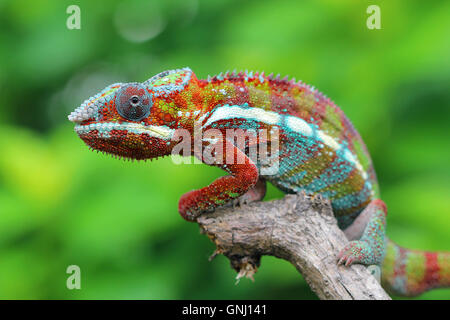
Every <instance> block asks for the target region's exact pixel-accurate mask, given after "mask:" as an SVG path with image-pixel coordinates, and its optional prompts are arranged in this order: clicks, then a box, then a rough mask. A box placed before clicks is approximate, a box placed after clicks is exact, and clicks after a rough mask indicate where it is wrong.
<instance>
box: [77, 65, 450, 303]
mask: <svg viewBox="0 0 450 320" xmlns="http://www.w3.org/2000/svg"><path fill="white" fill-rule="evenodd" d="M69 120H71V121H73V122H75V123H76V126H75V131H76V132H77V133H78V134H79V136H80V138H81V139H82V140H83V141H84V142H85V143H86V144H87V145H88V146H89V147H91V148H92V149H96V150H100V151H102V152H106V153H109V154H113V155H116V156H119V157H124V158H133V159H149V158H157V157H161V156H165V155H169V154H171V152H172V151H173V150H174V148H177V147H178V146H179V142H180V139H184V138H183V137H180V135H179V134H178V132H179V130H180V129H184V130H185V131H186V132H188V134H189V135H190V136H193V137H195V134H196V133H197V132H198V130H199V129H200V130H201V131H202V132H203V133H204V135H200V138H199V139H197V140H196V139H190V140H188V149H189V151H190V152H191V154H193V155H195V156H196V157H197V158H198V159H200V160H202V161H203V162H204V163H206V164H208V165H213V166H217V167H220V168H222V169H223V170H225V171H227V172H228V173H229V175H228V176H225V177H221V178H219V179H217V180H215V181H214V182H213V183H212V184H210V185H209V186H207V187H204V188H202V189H200V190H193V191H191V192H188V193H187V194H185V195H183V196H182V198H181V199H180V202H179V211H180V214H181V215H182V217H183V218H185V219H186V220H189V221H195V219H196V218H197V217H198V215H200V214H202V213H205V212H211V211H213V210H214V209H215V208H217V207H219V206H222V205H226V204H230V203H233V204H235V203H243V202H250V201H257V200H261V199H262V198H263V197H264V194H265V186H266V181H269V182H271V183H272V184H274V185H275V186H277V187H278V188H280V189H281V190H283V191H284V192H287V193H297V192H299V191H305V192H306V193H307V194H311V195H314V194H319V193H320V194H321V195H322V196H323V197H325V198H327V199H330V201H331V204H332V207H333V211H334V213H335V215H336V217H337V219H338V223H339V226H340V227H341V228H342V229H343V230H344V232H345V234H346V235H347V237H348V238H349V240H351V241H350V242H349V244H348V245H347V246H346V247H345V248H343V249H342V250H341V252H340V253H339V255H338V263H339V264H345V265H350V264H352V263H362V264H365V265H373V264H375V265H382V267H383V271H382V283H383V284H384V286H385V287H386V288H387V289H388V290H390V291H392V292H394V293H396V294H402V295H417V294H420V293H421V292H423V291H425V290H428V289H430V288H436V287H442V286H449V285H450V266H449V264H450V255H449V254H448V253H430V252H421V251H411V250H407V249H404V248H400V247H398V246H396V245H395V244H393V243H392V242H391V241H389V240H388V239H387V237H386V236H385V227H386V214H387V209H386V206H385V204H384V202H383V201H382V200H380V199H379V190H378V182H377V179H376V175H375V170H374V168H373V165H372V161H371V158H370V155H369V153H368V151H367V149H366V146H365V144H364V142H363V141H362V139H361V137H360V135H359V134H358V132H357V131H356V130H355V128H354V127H353V125H352V124H351V122H350V121H349V120H348V118H347V117H346V116H345V115H344V113H343V112H342V110H341V109H339V108H338V107H337V106H336V105H335V104H334V103H333V102H332V101H330V100H329V99H328V98H326V97H325V96H324V95H322V94H321V93H320V92H318V91H317V90H315V89H314V88H312V87H310V86H307V85H305V84H303V83H301V82H296V81H295V80H294V79H293V80H290V81H289V80H288V78H287V77H286V78H284V79H280V78H279V76H277V77H273V76H272V75H269V76H266V75H264V73H257V72H256V73H253V72H239V73H236V72H233V73H228V72H227V73H225V74H219V75H217V76H214V77H212V78H210V77H208V79H207V80H200V79H197V77H196V76H195V74H194V73H193V72H192V71H191V70H190V69H189V68H184V69H179V70H171V71H166V72H162V73H160V74H158V75H156V76H154V77H152V78H150V79H149V80H147V81H145V82H143V83H128V84H122V83H118V84H113V85H111V86H108V87H106V88H105V89H104V90H103V91H102V92H100V93H99V94H97V95H96V96H94V97H91V98H89V99H88V100H86V101H85V102H84V103H83V104H82V105H81V106H80V107H79V108H77V109H76V110H75V111H74V112H72V113H71V115H70V116H69ZM230 129H235V130H238V131H235V132H236V133H235V135H236V138H237V139H238V141H239V138H244V140H241V141H244V142H243V143H242V144H240V143H239V142H236V140H235V139H234V137H231V136H228V135H227V134H228V132H229V130H230ZM239 129H240V131H239ZM262 129H264V130H265V131H264V132H265V134H258V133H259V132H261V131H260V130H262ZM211 132H213V133H212V134H211ZM196 142H199V143H196ZM255 146H257V147H258V148H262V147H263V146H264V147H265V148H266V149H263V150H270V151H267V152H266V153H264V155H265V157H263V156H261V155H260V154H258V156H257V157H252V156H251V151H250V149H251V147H255ZM272 147H274V148H272ZM211 150H212V151H213V152H212V153H211ZM258 150H259V149H258ZM274 150H275V151H274ZM206 151H209V153H208V152H206ZM208 154H209V155H210V156H208ZM229 157H231V158H229ZM229 159H234V161H229ZM268 168H269V169H270V168H272V169H273V168H275V169H276V170H268Z"/></svg>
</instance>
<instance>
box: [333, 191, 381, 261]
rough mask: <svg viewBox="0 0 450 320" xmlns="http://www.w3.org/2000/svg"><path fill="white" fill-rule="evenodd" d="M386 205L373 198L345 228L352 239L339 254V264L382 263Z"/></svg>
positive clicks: (346, 233)
mask: <svg viewBox="0 0 450 320" xmlns="http://www.w3.org/2000/svg"><path fill="white" fill-rule="evenodd" d="M386 214H387V210H386V205H385V204H384V202H383V201H381V200H380V199H375V200H372V201H371V202H370V203H369V205H368V206H367V207H366V208H365V209H364V210H363V211H362V212H361V214H360V215H359V216H358V217H357V218H356V219H355V221H354V222H353V223H352V224H351V225H350V226H349V227H348V228H347V229H345V230H344V233H345V235H346V236H347V238H348V239H349V240H352V241H350V242H349V243H348V244H347V245H346V246H345V247H344V248H343V249H342V250H341V252H340V253H339V254H338V257H337V258H338V264H344V265H345V266H349V265H351V264H352V263H362V264H365V265H380V264H381V262H382V261H383V258H384V254H385V247H386V237H385V226H386Z"/></svg>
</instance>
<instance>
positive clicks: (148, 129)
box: [75, 122, 175, 140]
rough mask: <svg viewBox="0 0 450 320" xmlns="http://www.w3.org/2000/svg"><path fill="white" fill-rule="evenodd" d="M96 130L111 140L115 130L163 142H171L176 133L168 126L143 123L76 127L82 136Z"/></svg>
mask: <svg viewBox="0 0 450 320" xmlns="http://www.w3.org/2000/svg"><path fill="white" fill-rule="evenodd" d="M94 130H96V131H97V132H98V135H99V137H102V138H109V137H110V136H111V134H112V133H113V131H114V130H116V131H117V130H120V131H127V132H129V133H134V134H137V135H141V134H147V135H149V136H150V137H152V138H158V139H162V140H171V139H172V137H173V134H174V132H175V130H174V129H171V128H169V127H167V126H154V125H149V126H147V125H144V124H141V123H117V122H101V123H92V124H85V125H81V124H77V125H76V126H75V132H76V133H77V134H78V135H80V136H82V135H86V134H89V133H92V131H94Z"/></svg>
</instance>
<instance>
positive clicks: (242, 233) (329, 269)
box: [197, 194, 390, 300]
mask: <svg viewBox="0 0 450 320" xmlns="http://www.w3.org/2000/svg"><path fill="white" fill-rule="evenodd" d="M197 222H198V224H199V225H200V227H201V229H202V230H203V231H204V232H205V233H206V234H207V235H208V237H209V238H210V239H211V240H212V241H213V242H214V243H215V245H216V247H217V250H216V252H215V253H214V255H213V257H214V256H215V255H216V254H219V253H221V254H224V255H225V256H227V257H228V258H229V259H230V261H231V266H232V267H233V268H234V269H235V270H236V271H238V272H239V273H238V276H237V279H239V278H241V277H243V276H245V277H249V278H253V274H254V273H255V272H256V270H257V268H258V267H259V264H260V258H261V256H262V255H272V256H275V257H278V258H281V259H284V260H287V261H289V262H290V263H292V264H293V265H294V266H295V267H296V268H297V270H298V271H299V272H300V273H301V274H302V275H303V276H304V278H305V280H306V282H307V283H308V284H309V286H310V287H311V289H312V290H313V291H314V292H315V293H316V294H317V296H318V297H319V298H320V299H357V300H359V299H364V300H365V299H371V300H385V299H390V297H389V296H388V295H387V294H386V292H385V291H384V290H383V289H382V288H381V286H380V284H379V283H378V282H377V280H376V279H375V277H374V276H372V275H371V274H370V272H369V271H368V270H367V268H366V267H365V266H363V265H358V264H356V265H352V266H351V267H344V266H338V265H337V259H336V255H337V253H338V252H339V250H340V249H341V248H343V247H344V245H345V244H346V243H347V242H348V240H347V239H346V237H345V235H344V233H343V232H342V231H341V230H340V229H339V228H338V226H337V222H336V219H335V218H334V216H333V212H332V210H331V206H330V204H329V202H328V201H326V200H324V199H323V198H322V197H320V196H316V197H313V198H311V197H308V196H306V195H305V194H298V195H287V196H286V197H285V198H284V199H281V200H274V201H267V202H255V203H252V204H250V205H244V206H241V207H239V208H235V209H233V208H225V209H220V210H217V211H216V212H214V213H212V214H206V215H203V216H200V217H199V218H198V219H197Z"/></svg>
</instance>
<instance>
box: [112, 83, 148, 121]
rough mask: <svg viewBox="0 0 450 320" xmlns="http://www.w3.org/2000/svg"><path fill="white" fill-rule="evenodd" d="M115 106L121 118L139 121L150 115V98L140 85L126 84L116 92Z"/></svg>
mask: <svg viewBox="0 0 450 320" xmlns="http://www.w3.org/2000/svg"><path fill="white" fill-rule="evenodd" d="M115 105H116V110H117V112H118V113H119V114H120V115H121V116H122V117H124V118H125V119H127V120H132V121H139V120H142V119H144V118H146V117H148V115H149V114H150V109H151V107H152V97H151V95H150V94H149V93H148V92H147V90H146V89H145V87H144V86H142V85H141V84H138V83H133V84H128V85H126V86H123V87H122V88H120V90H119V91H118V92H117V95H116V100H115Z"/></svg>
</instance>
